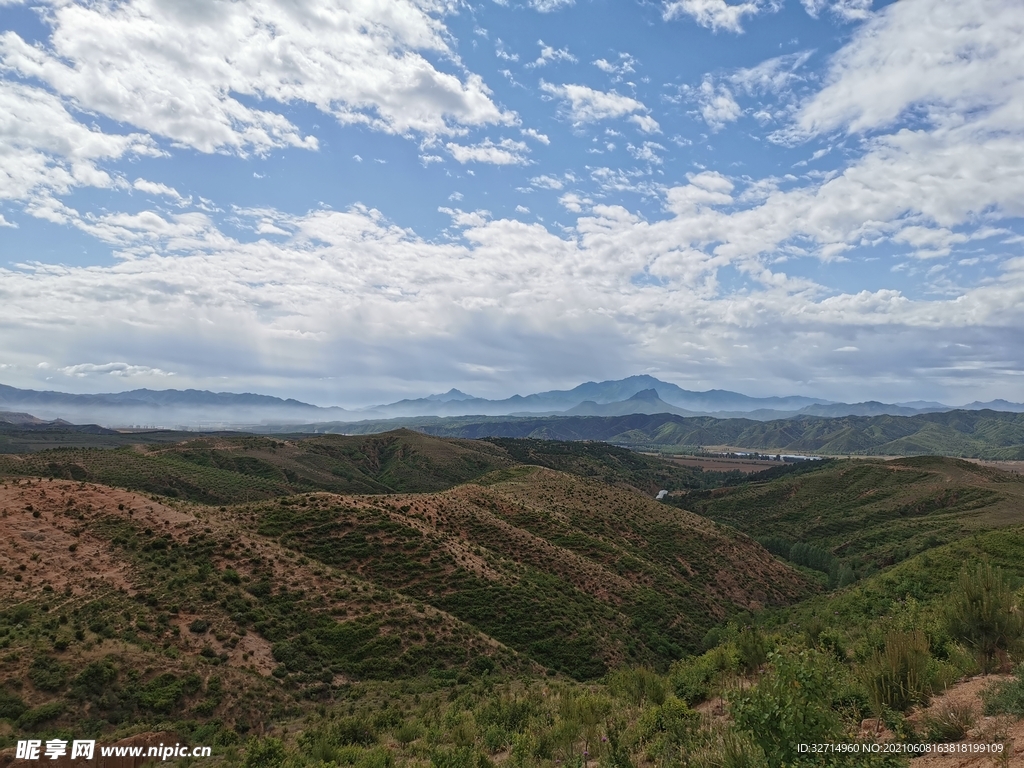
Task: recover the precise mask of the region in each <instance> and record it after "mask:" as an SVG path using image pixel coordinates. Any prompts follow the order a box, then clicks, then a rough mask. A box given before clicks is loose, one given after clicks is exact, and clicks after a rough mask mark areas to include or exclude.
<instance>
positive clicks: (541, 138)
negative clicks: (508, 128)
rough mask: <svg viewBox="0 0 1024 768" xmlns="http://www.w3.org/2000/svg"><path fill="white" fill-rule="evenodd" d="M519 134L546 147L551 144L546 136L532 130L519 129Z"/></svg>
mask: <svg viewBox="0 0 1024 768" xmlns="http://www.w3.org/2000/svg"><path fill="white" fill-rule="evenodd" d="M519 132H520V133H521V134H523V136H528V137H530V138H531V139H533V140H534V141H539V142H540V143H541V144H545V145H547V144H550V143H551V139H549V138H548V137H547V134H543V133H541V132H540V131H537V130H535V129H533V128H520V129H519Z"/></svg>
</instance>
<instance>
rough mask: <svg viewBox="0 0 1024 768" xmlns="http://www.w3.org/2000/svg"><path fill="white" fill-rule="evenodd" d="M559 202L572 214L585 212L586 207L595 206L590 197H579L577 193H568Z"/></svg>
mask: <svg viewBox="0 0 1024 768" xmlns="http://www.w3.org/2000/svg"><path fill="white" fill-rule="evenodd" d="M558 202H559V203H560V204H561V205H562V207H563V208H565V209H566V210H567V211H571V212H572V213H581V212H582V211H583V207H584V206H589V205H593V204H594V201H593V200H591V199H590V198H589V197H584V196H582V195H578V194H576V193H575V192H566V193H565V194H564V195H562V196H561V197H560V198H558Z"/></svg>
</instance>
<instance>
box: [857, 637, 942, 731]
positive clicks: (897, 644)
mask: <svg viewBox="0 0 1024 768" xmlns="http://www.w3.org/2000/svg"><path fill="white" fill-rule="evenodd" d="M930 663H931V656H930V655H929V653H928V638H926V637H925V635H924V633H923V632H921V631H918V630H915V631H913V632H895V631H894V632H889V633H888V634H887V635H886V638H885V648H884V649H883V650H881V651H877V650H876V651H875V652H874V654H873V655H872V657H871V658H870V659H868V661H867V662H865V664H864V666H863V668H862V670H861V675H862V680H863V682H864V687H865V688H866V689H867V693H868V699H869V700H870V702H871V706H872V708H873V709H874V711H875V714H876V715H878V716H879V717H880V716H881V715H882V713H883V712H884V711H885V710H886V709H893V710H896V711H898V712H905V711H906V710H908V709H910V707H912V706H913V705H915V704H922V703H924V702H926V701H927V700H928V694H929V685H928V682H929V681H928V669H929V666H930Z"/></svg>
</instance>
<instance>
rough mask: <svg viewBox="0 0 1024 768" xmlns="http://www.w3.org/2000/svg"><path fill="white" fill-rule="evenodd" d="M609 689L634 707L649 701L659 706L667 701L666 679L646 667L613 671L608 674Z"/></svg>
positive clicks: (641, 705)
mask: <svg viewBox="0 0 1024 768" xmlns="http://www.w3.org/2000/svg"><path fill="white" fill-rule="evenodd" d="M608 690H609V691H611V693H612V695H614V696H618V697H619V698H622V699H625V700H626V701H628V702H629V703H630V704H632V705H633V706H634V707H643V706H644V704H646V703H647V702H648V701H650V702H651V703H652V704H656V705H659V706H660V705H661V704H663V703H664V702H665V681H664V679H662V677H661V676H660V675H659V674H658V673H656V672H654V671H653V670H650V669H647V668H646V667H631V668H625V669H619V670H616V671H615V672H612V673H611V674H610V675H608Z"/></svg>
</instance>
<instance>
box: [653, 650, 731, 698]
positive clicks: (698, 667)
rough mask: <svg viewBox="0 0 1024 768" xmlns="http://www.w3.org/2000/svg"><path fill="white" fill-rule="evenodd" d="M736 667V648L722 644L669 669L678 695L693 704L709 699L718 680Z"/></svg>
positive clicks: (670, 678) (671, 682) (673, 686)
mask: <svg viewBox="0 0 1024 768" xmlns="http://www.w3.org/2000/svg"><path fill="white" fill-rule="evenodd" d="M736 669H737V659H736V653H735V650H734V649H733V648H732V647H731V646H729V645H720V646H718V647H717V648H712V649H711V650H710V651H708V652H707V653H704V654H702V655H700V656H693V657H691V658H689V659H683V660H682V661H677V662H676V663H675V664H673V665H672V668H671V670H669V682H670V684H671V685H672V689H673V690H674V691H675V694H676V696H678V697H679V698H680V699H682V700H683V701H685V702H686V703H687V704H690V705H691V706H692V705H693V704H699V703H700V702H702V701H704V700H705V699H707V698H708V697H709V696H710V695H711V693H712V690H713V688H714V686H715V684H716V683H717V681H718V680H719V679H720V678H721V677H722V676H723V675H724V674H725V673H726V672H734V671H736Z"/></svg>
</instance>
